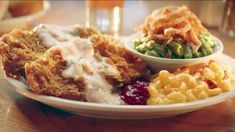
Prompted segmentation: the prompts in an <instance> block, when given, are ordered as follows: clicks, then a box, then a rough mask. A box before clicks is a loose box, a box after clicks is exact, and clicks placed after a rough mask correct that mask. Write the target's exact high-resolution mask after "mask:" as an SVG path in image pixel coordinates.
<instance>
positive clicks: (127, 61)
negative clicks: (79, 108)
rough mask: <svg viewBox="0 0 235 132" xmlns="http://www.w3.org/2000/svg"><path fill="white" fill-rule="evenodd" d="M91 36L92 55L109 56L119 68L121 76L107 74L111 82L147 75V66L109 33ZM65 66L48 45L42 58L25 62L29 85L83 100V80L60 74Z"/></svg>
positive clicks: (56, 50)
mask: <svg viewBox="0 0 235 132" xmlns="http://www.w3.org/2000/svg"><path fill="white" fill-rule="evenodd" d="M91 40H92V42H93V46H94V49H95V50H94V51H95V55H98V56H100V55H101V56H103V57H108V58H109V59H110V60H111V61H112V62H113V64H114V65H115V66H116V67H117V69H118V71H119V72H120V75H121V78H112V77H109V76H106V79H107V80H108V81H109V82H110V83H111V84H112V85H113V86H118V85H121V84H123V83H124V84H125V83H129V82H130V81H132V80H135V79H137V78H139V77H147V76H148V75H149V70H148V69H147V67H146V65H145V64H144V63H143V60H141V59H140V58H136V57H134V56H133V55H132V54H131V53H129V52H128V51H127V50H126V49H125V48H124V47H123V46H122V45H120V44H119V43H118V42H117V41H115V40H113V39H111V38H110V37H109V36H104V35H93V36H92V37H91ZM65 68H66V61H64V60H63V59H62V56H61V54H60V51H59V50H58V49H56V48H51V49H49V50H48V51H47V52H46V53H45V55H44V56H43V57H42V58H40V59H38V60H36V61H33V62H29V63H27V64H26V65H25V73H26V78H27V82H28V85H29V87H30V88H32V91H33V92H35V93H37V94H44V95H52V96H56V97H61V98H67V99H74V100H85V99H84V95H83V89H84V86H85V85H84V84H85V83H84V80H82V79H81V80H73V79H68V78H63V77H62V75H61V74H62V72H63V70H65Z"/></svg>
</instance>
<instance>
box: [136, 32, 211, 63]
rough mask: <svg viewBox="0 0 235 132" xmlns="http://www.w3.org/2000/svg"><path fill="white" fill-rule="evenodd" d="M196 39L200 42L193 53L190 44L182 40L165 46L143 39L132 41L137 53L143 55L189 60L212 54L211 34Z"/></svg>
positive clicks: (201, 35) (173, 41) (204, 34)
mask: <svg viewBox="0 0 235 132" xmlns="http://www.w3.org/2000/svg"><path fill="white" fill-rule="evenodd" d="M198 38H199V40H200V41H201V46H200V47H199V49H198V50H197V51H196V52H193V50H192V47H191V45H192V44H190V42H185V41H183V40H182V39H177V40H172V41H171V42H170V43H167V44H159V43H156V42H155V41H154V40H148V39H147V38H146V37H145V38H140V39H136V40H134V47H135V49H136V50H137V51H138V52H139V53H142V54H145V55H149V56H154V57H162V58H172V59H191V58H198V57H203V56H207V55H210V54H212V53H213V52H214V47H215V42H214V40H213V38H212V36H211V34H210V33H203V34H200V35H199V36H198Z"/></svg>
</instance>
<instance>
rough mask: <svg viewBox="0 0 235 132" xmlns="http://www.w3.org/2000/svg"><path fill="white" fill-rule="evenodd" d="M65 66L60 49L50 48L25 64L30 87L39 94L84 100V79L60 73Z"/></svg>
mask: <svg viewBox="0 0 235 132" xmlns="http://www.w3.org/2000/svg"><path fill="white" fill-rule="evenodd" d="M65 67H66V62H65V61H64V60H63V58H62V56H61V54H60V52H59V50H56V49H50V50H48V51H47V52H46V53H45V54H44V56H43V57H41V58H40V59H37V60H36V61H32V62H29V63H26V64H25V73H26V77H27V82H28V85H29V87H30V88H31V89H32V91H33V92H35V93H37V94H43V95H52V96H56V97H61V98H67V99H73V100H84V97H83V95H82V91H83V87H84V86H83V85H84V83H83V81H74V80H73V79H69V78H63V77H62V76H61V75H60V74H61V72H62V71H63V70H64V69H65Z"/></svg>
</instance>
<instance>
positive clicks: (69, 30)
mask: <svg viewBox="0 0 235 132" xmlns="http://www.w3.org/2000/svg"><path fill="white" fill-rule="evenodd" d="M74 30H75V26H74V27H61V26H57V25H46V24H41V25H39V26H38V27H36V28H35V32H36V33H37V34H38V37H39V38H40V39H41V40H42V44H43V45H45V46H46V47H47V48H50V47H52V46H55V45H58V44H60V43H61V42H66V41H69V40H72V39H74V38H76V37H78V36H75V35H73V32H74Z"/></svg>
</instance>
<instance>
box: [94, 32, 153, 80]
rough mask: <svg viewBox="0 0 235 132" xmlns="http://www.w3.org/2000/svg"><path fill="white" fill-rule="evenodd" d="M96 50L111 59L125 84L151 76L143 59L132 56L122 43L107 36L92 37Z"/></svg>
mask: <svg viewBox="0 0 235 132" xmlns="http://www.w3.org/2000/svg"><path fill="white" fill-rule="evenodd" d="M91 41H92V42H93V43H94V49H95V51H96V52H98V53H99V54H100V55H101V56H103V57H108V58H110V59H111V60H112V61H113V63H114V64H115V65H116V66H117V68H118V70H119V72H120V73H121V76H122V80H123V82H124V83H129V82H130V81H132V80H135V79H136V78H139V77H145V78H148V76H149V75H150V72H149V70H148V69H147V68H146V64H145V63H144V62H143V60H142V59H140V58H137V57H135V56H133V55H132V53H130V52H129V51H128V50H126V49H125V47H124V46H123V45H121V44H120V42H118V41H116V40H115V39H113V38H112V37H110V36H106V35H92V36H91Z"/></svg>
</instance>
